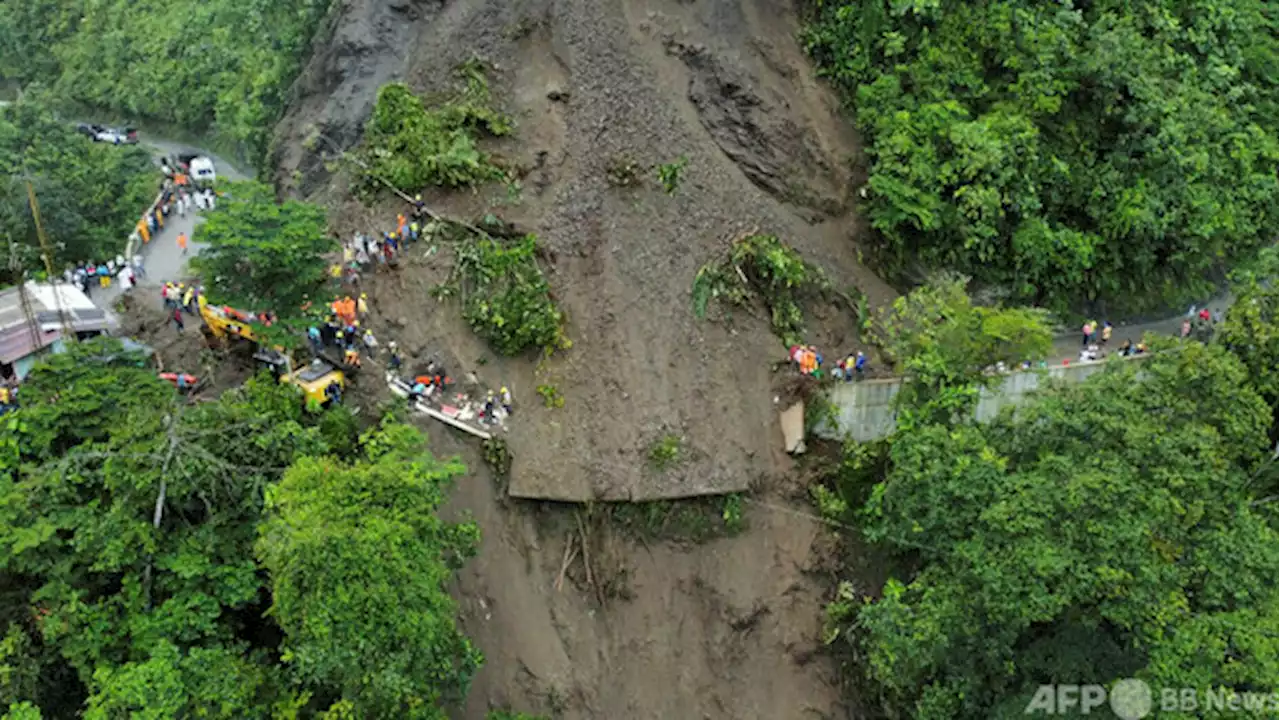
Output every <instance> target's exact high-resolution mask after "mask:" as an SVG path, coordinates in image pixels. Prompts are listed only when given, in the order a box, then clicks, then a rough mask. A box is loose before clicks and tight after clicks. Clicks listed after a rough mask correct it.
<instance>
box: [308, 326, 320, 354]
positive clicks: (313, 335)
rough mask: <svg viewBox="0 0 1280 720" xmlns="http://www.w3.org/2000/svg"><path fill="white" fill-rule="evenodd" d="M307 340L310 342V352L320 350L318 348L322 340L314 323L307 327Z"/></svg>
mask: <svg viewBox="0 0 1280 720" xmlns="http://www.w3.org/2000/svg"><path fill="white" fill-rule="evenodd" d="M307 342H309V343H311V351H312V352H314V353H317V354H318V353H319V352H320V348H321V347H322V344H321V343H322V340H321V338H320V328H318V327H316V326H315V325H312V326H311V327H309V328H307Z"/></svg>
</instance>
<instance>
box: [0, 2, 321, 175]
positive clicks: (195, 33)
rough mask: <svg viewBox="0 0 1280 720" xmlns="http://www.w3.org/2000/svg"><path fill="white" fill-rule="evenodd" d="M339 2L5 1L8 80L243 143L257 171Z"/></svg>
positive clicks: (1, 71) (3, 53) (0, 58)
mask: <svg viewBox="0 0 1280 720" xmlns="http://www.w3.org/2000/svg"><path fill="white" fill-rule="evenodd" d="M328 8H329V0H283V1H276V0H256V1H252V2H243V1H242V0H213V1H208V0H175V1H174V2H134V1H133V0H108V1H106V2H101V1H96V0H95V1H92V2H91V1H89V0H69V1H68V0H31V1H30V2H25V1H24V2H16V3H3V4H0V77H3V79H5V80H8V81H12V82H17V83H20V84H22V85H26V84H29V83H35V82H38V83H43V84H44V85H47V86H50V87H51V88H52V89H53V90H54V91H55V93H56V94H57V95H58V96H59V97H60V98H61V99H64V100H68V101H71V102H73V103H76V104H80V105H85V106H89V107H91V108H102V109H105V110H108V111H111V112H114V113H116V114H119V115H122V116H124V117H126V118H133V119H150V120H155V121H159V122H163V123H172V124H175V125H178V126H181V127H183V128H186V129H187V130H190V131H192V132H194V133H211V134H213V135H214V136H216V138H217V139H218V140H220V141H222V142H223V143H227V144H233V145H235V146H237V147H238V148H240V150H241V151H242V153H243V154H244V155H245V156H246V157H247V158H249V160H250V161H251V162H252V163H253V164H254V165H255V166H257V167H262V166H263V165H264V164H265V161H266V159H267V154H268V150H269V147H268V146H269V139H270V136H271V128H272V125H273V124H274V123H275V121H276V120H277V119H278V118H279V117H280V114H281V113H282V112H283V110H284V103H285V100H286V97H287V92H288V89H289V84H290V83H291V82H292V81H293V79H294V77H296V76H297V74H298V70H299V67H300V64H301V62H302V60H303V55H304V52H305V51H306V49H307V48H308V47H309V44H310V41H311V37H312V35H313V34H314V33H315V31H316V28H317V27H318V25H319V23H320V20H321V19H322V18H323V17H324V15H325V13H326V11H327V10H328Z"/></svg>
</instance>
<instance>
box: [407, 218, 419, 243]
mask: <svg viewBox="0 0 1280 720" xmlns="http://www.w3.org/2000/svg"><path fill="white" fill-rule="evenodd" d="M409 240H411V241H413V242H417V241H418V221H417V220H414V221H413V222H411V223H409Z"/></svg>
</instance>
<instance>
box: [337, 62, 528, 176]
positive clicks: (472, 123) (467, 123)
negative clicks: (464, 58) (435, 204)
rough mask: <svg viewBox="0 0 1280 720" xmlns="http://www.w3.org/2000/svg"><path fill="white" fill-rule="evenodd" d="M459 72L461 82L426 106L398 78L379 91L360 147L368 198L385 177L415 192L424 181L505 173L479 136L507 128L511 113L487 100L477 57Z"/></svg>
mask: <svg viewBox="0 0 1280 720" xmlns="http://www.w3.org/2000/svg"><path fill="white" fill-rule="evenodd" d="M458 75H459V77H460V78H462V79H463V80H465V88H464V89H463V90H462V91H460V92H459V93H457V94H456V95H455V96H453V97H449V98H443V99H440V100H438V101H430V102H431V104H430V107H428V105H427V101H424V100H423V99H422V98H420V97H418V96H416V95H414V94H413V92H412V91H410V90H409V88H408V86H406V85H404V84H402V83H393V84H390V85H386V86H384V87H383V88H382V89H380V90H379V91H378V101H377V103H376V104H375V105H374V108H373V117H372V118H370V120H369V123H368V124H367V125H366V126H365V138H364V146H363V148H362V149H361V152H360V153H359V157H360V158H361V160H362V166H363V167H364V168H365V172H363V173H361V174H360V176H359V177H360V180H359V185H358V187H357V192H358V193H360V194H361V195H362V196H364V197H367V198H372V197H373V196H374V195H375V194H376V193H377V192H379V191H381V190H382V189H383V188H384V187H385V183H387V182H389V183H391V184H392V185H394V186H395V187H398V188H400V189H402V190H406V191H410V192H414V191H417V190H421V189H423V188H425V187H428V186H437V187H446V188H458V187H469V186H472V185H477V184H479V183H483V182H486V181H489V180H498V179H501V178H503V177H504V176H505V173H504V171H503V169H502V168H501V167H499V166H498V165H497V164H496V163H495V162H494V161H493V158H492V157H491V156H490V155H489V154H488V153H486V152H485V151H483V150H482V149H480V147H479V145H478V141H479V139H480V138H481V137H485V136H488V137H498V136H502V135H506V134H508V133H510V132H511V129H512V121H511V118H509V117H507V116H506V115H504V114H503V113H501V112H498V111H497V110H495V109H493V108H492V107H491V106H490V103H489V100H490V99H489V86H488V84H487V82H486V81H485V77H484V73H483V70H482V67H481V66H480V64H479V63H467V64H465V65H463V66H462V67H461V68H459V70H458Z"/></svg>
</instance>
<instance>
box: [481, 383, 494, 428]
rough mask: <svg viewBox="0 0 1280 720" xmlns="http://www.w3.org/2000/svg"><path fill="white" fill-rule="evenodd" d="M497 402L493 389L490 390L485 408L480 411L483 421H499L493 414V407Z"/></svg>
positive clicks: (485, 401) (486, 396)
mask: <svg viewBox="0 0 1280 720" xmlns="http://www.w3.org/2000/svg"><path fill="white" fill-rule="evenodd" d="M495 404H496V402H495V401H494V399H493V391H492V390H490V391H489V392H488V393H487V394H486V395H485V397H484V410H482V411H481V412H480V422H483V423H485V424H486V425H492V424H493V423H494V422H496V421H497V418H495V417H494V416H493V408H494V405H495Z"/></svg>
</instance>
